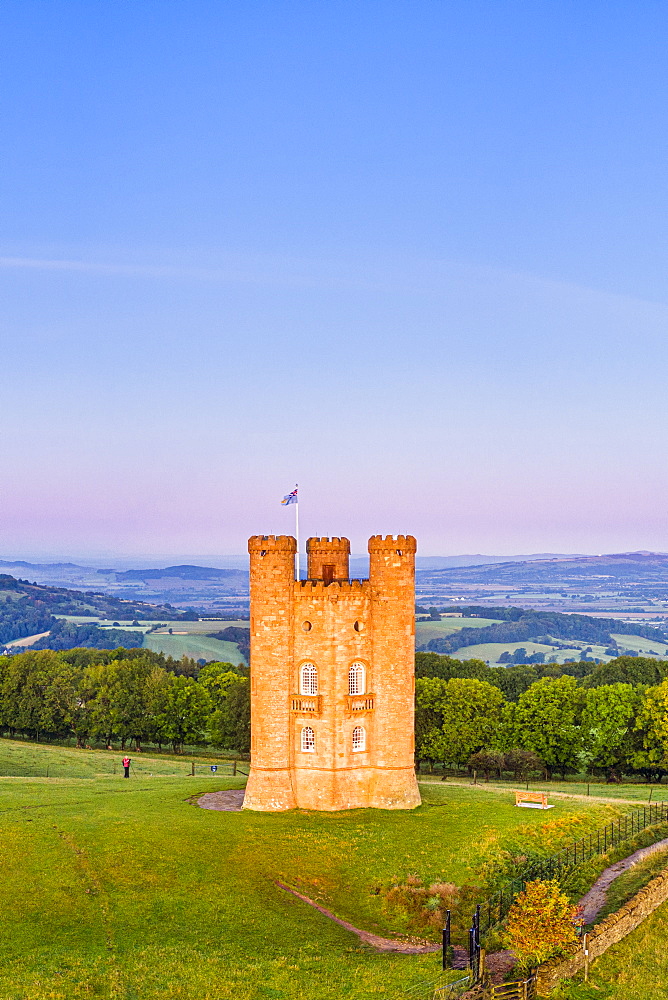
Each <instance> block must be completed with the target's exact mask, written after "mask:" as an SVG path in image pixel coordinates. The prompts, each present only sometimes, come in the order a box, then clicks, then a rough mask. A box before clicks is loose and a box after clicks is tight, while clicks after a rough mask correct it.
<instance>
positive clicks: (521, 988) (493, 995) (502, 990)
mask: <svg viewBox="0 0 668 1000" xmlns="http://www.w3.org/2000/svg"><path fill="white" fill-rule="evenodd" d="M489 995H490V1000H534V997H535V996H536V977H535V976H530V977H529V979H520V980H518V981H517V982H515V983H500V984H499V985H498V986H492V989H491V992H490V994H489Z"/></svg>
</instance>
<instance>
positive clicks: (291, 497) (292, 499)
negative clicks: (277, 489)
mask: <svg viewBox="0 0 668 1000" xmlns="http://www.w3.org/2000/svg"><path fill="white" fill-rule="evenodd" d="M298 492H299V491H298V489H297V487H296V486H295V488H294V490H293V491H292V493H288V495H287V496H284V497H283V499H282V500H281V503H282V504H283V506H284V507H287V506H288V504H290V503H299V497H298V496H297V493H298Z"/></svg>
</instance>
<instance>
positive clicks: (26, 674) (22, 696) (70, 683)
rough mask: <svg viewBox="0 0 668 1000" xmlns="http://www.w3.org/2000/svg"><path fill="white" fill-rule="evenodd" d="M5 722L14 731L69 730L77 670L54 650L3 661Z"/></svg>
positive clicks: (28, 653)
mask: <svg viewBox="0 0 668 1000" xmlns="http://www.w3.org/2000/svg"><path fill="white" fill-rule="evenodd" d="M3 667H4V669H3V676H2V684H1V688H0V698H1V702H2V722H3V724H4V725H6V726H7V727H9V729H10V730H16V729H19V730H23V731H24V732H29V733H33V734H34V736H35V739H36V740H38V741H39V736H40V733H41V732H49V733H54V734H58V735H62V734H64V733H66V732H68V731H69V725H68V717H69V713H70V710H71V708H72V704H73V700H74V691H75V686H76V674H77V672H76V670H75V669H74V668H72V667H71V666H69V665H64V664H63V663H62V661H61V660H60V657H59V656H58V654H57V653H54V652H52V651H50V650H43V651H40V652H32V651H29V652H26V653H20V654H19V655H18V656H13V657H11V658H10V659H9V662H8V663H7V664H3Z"/></svg>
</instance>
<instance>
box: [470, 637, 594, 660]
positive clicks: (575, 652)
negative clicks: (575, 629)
mask: <svg viewBox="0 0 668 1000" xmlns="http://www.w3.org/2000/svg"><path fill="white" fill-rule="evenodd" d="M520 648H522V649H526V651H527V653H529V654H531V653H545V659H546V660H547V659H549V657H551V656H556V657H557V660H558V661H559V663H563V662H564V660H566V659H576V660H579V659H580V652H581V648H582V647H579V648H576V647H575V646H573V647H572V648H571V649H555V648H554V646H547V645H545V644H544V643H540V642H532V641H531V640H530V639H526V640H525V641H524V642H486V643H479V644H478V645H476V646H462V647H461V648H460V649H457V650H455V652H454V653H451V656H454V657H455V659H458V660H473V659H477V660H489V662H490V663H497V662H498V659H499V657H500V656H501V654H502V653H503V652H505V651H506V650H507V651H508V652H509V653H514V652H515V650H516V649H520ZM598 648H599V647H598V646H597V647H593V646H592V649H593V650H594V652H593V653H592V654H591V655H592V656H601V657H602V658H605V659H610V657H603V647H602V646H601V647H600V650H601V652H600V653H598V652H596V650H597V649H598ZM588 655H589V654H588Z"/></svg>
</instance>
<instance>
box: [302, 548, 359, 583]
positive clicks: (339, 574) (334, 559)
mask: <svg viewBox="0 0 668 1000" xmlns="http://www.w3.org/2000/svg"><path fill="white" fill-rule="evenodd" d="M306 551H307V553H308V579H309V580H323V581H324V582H325V583H331V582H332V581H333V580H347V579H348V575H349V573H350V570H349V568H348V566H349V561H350V542H349V541H348V539H347V538H309V540H308V541H307V543H306Z"/></svg>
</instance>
